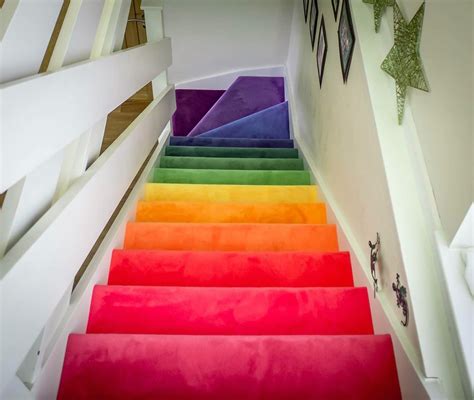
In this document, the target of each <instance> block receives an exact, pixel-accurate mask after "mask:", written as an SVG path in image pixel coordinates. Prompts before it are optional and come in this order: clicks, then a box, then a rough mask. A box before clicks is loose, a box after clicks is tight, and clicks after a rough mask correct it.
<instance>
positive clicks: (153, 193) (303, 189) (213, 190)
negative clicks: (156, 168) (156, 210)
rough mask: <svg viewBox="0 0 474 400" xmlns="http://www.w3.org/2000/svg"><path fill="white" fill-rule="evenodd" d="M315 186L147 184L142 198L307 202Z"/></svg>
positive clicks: (311, 197) (312, 196) (158, 199)
mask: <svg viewBox="0 0 474 400" xmlns="http://www.w3.org/2000/svg"><path fill="white" fill-rule="evenodd" d="M316 199H317V189H316V186H315V185H291V186H289V185H212V184H182V183H149V184H147V185H145V200H148V201H150V200H155V201H204V202H209V201H212V202H229V201H232V202H240V203H281V202H290V203H309V202H313V201H316Z"/></svg>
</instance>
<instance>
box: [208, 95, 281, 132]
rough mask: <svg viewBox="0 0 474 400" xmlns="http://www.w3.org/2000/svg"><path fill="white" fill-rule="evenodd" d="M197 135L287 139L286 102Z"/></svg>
mask: <svg viewBox="0 0 474 400" xmlns="http://www.w3.org/2000/svg"><path fill="white" fill-rule="evenodd" d="M199 137H213V138H217V137H220V138H249V139H289V138H290V124H289V118H288V102H284V103H280V104H277V105H276V106H273V107H270V108H267V109H265V110H263V111H259V112H257V113H255V114H252V115H249V116H247V117H244V118H241V119H238V120H237V121H233V122H230V123H228V124H226V125H222V126H220V127H219V128H216V129H213V130H211V131H208V132H205V133H203V134H201V135H199Z"/></svg>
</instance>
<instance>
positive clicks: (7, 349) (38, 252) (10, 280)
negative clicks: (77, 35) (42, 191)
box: [0, 86, 175, 393]
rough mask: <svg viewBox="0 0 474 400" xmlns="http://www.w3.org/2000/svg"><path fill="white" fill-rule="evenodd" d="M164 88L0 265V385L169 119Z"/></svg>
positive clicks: (169, 96) (169, 92)
mask: <svg viewBox="0 0 474 400" xmlns="http://www.w3.org/2000/svg"><path fill="white" fill-rule="evenodd" d="M174 98H175V97H174V89H173V88H172V87H170V86H168V87H167V88H166V89H165V90H164V91H162V93H161V94H160V95H159V96H158V97H157V98H156V99H155V100H154V101H153V102H152V103H151V104H150V105H149V106H148V107H147V108H146V109H145V111H144V112H143V113H142V114H140V116H139V117H138V118H137V119H136V120H135V121H133V122H132V124H131V125H130V126H129V127H128V128H127V129H126V131H125V132H124V133H123V134H122V135H121V136H120V137H119V138H118V139H117V140H116V141H115V142H114V143H113V144H112V146H110V147H109V149H107V151H106V152H105V153H104V154H103V155H102V156H101V157H100V158H99V159H98V160H97V162H96V163H94V165H92V167H91V168H89V170H88V171H87V172H86V173H85V174H84V175H83V176H82V177H81V178H80V179H79V180H78V181H77V182H76V183H75V184H74V185H73V186H72V187H71V188H70V190H69V191H68V192H67V193H66V194H65V195H64V196H63V197H62V198H61V199H60V200H59V201H58V202H57V203H56V204H54V206H53V207H52V208H51V209H50V210H49V211H48V212H47V213H46V214H45V215H44V216H43V217H42V218H41V219H40V221H38V223H37V224H36V225H35V226H33V228H32V229H30V231H29V232H28V233H27V234H26V235H25V236H24V237H23V238H22V239H21V240H20V241H19V242H18V243H17V244H16V245H15V246H14V247H13V248H12V249H11V250H10V252H9V253H8V254H7V255H6V256H5V257H4V258H3V259H2V260H0V279H1V281H0V294H1V298H2V302H1V313H0V315H1V328H0V329H1V337H2V347H1V352H2V353H1V355H0V360H1V374H2V375H1V379H0V382H1V384H2V385H7V384H8V382H9V381H10V380H11V379H12V377H13V376H14V374H15V373H16V371H17V370H18V368H19V367H20V365H21V363H22V361H23V360H24V358H25V356H26V355H27V353H28V352H29V350H30V348H31V346H32V345H33V343H35V341H36V340H37V338H38V336H39V335H40V333H41V332H42V330H43V328H44V327H45V326H46V324H47V323H48V321H49V319H50V317H51V316H52V315H53V312H54V311H55V309H56V308H57V305H58V304H61V298H62V297H63V296H64V294H65V293H66V292H67V291H68V290H69V288H70V285H71V283H72V281H73V280H74V276H75V275H76V273H77V271H78V269H79V267H80V266H81V264H82V263H83V261H84V260H85V258H86V257H87V255H88V253H89V251H90V249H91V248H92V246H93V245H94V243H95V241H96V240H97V238H98V237H99V235H100V233H101V231H102V229H103V228H104V227H105V226H106V224H107V222H108V220H109V218H110V216H111V215H112V213H113V211H114V210H115V208H116V207H117V205H118V204H119V202H120V200H121V198H122V196H123V195H124V193H125V192H126V190H127V188H128V187H129V185H130V183H131V182H132V181H133V179H134V177H135V175H136V174H137V172H138V171H139V169H140V167H141V166H142V164H143V162H144V161H145V159H146V157H147V156H148V155H149V153H150V151H151V150H152V148H153V146H154V145H155V144H156V142H157V140H158V135H159V133H160V132H162V131H163V129H164V128H165V126H166V125H167V124H168V122H169V120H170V119H171V115H172V113H173V112H174V109H175V100H174ZM0 393H1V391H0Z"/></svg>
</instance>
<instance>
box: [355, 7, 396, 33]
mask: <svg viewBox="0 0 474 400" xmlns="http://www.w3.org/2000/svg"><path fill="white" fill-rule="evenodd" d="M362 1H363V2H364V3H367V4H373V5H374V22H375V32H378V31H379V29H380V20H381V19H382V14H383V13H384V11H385V9H386V8H387V7H392V6H393V5H394V3H395V0H362Z"/></svg>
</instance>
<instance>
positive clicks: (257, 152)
mask: <svg viewBox="0 0 474 400" xmlns="http://www.w3.org/2000/svg"><path fill="white" fill-rule="evenodd" d="M165 155H167V156H179V157H234V158H298V150H297V149H283V148H260V147H202V146H168V147H166V150H165Z"/></svg>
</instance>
